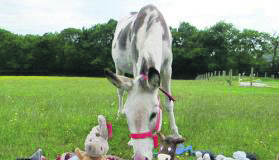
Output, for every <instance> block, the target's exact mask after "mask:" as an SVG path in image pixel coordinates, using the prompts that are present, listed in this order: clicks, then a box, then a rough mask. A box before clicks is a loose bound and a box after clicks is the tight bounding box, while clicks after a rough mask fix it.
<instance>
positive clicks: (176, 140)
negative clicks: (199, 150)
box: [175, 138, 185, 144]
mask: <svg viewBox="0 0 279 160" xmlns="http://www.w3.org/2000/svg"><path fill="white" fill-rule="evenodd" d="M184 142H185V139H184V138H177V139H175V143H176V144H180V143H184Z"/></svg>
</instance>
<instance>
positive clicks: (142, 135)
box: [130, 74, 175, 148]
mask: <svg viewBox="0 0 279 160" xmlns="http://www.w3.org/2000/svg"><path fill="white" fill-rule="evenodd" d="M140 75H141V78H142V79H143V80H148V76H147V75H146V74H140ZM159 89H160V90H161V91H162V92H163V93H164V94H165V95H166V96H167V97H168V98H169V100H170V101H175V99H174V97H173V96H171V95H170V94H169V93H168V92H166V91H165V90H163V89H162V88H161V87H160V88H159ZM158 99H159V105H158V107H157V108H158V116H157V120H156V124H155V128H153V129H151V130H150V131H149V132H144V133H131V134H130V138H133V139H145V138H152V139H153V143H154V148H157V147H158V135H157V132H159V129H160V121H161V108H160V97H159V96H158ZM153 131H155V134H153Z"/></svg>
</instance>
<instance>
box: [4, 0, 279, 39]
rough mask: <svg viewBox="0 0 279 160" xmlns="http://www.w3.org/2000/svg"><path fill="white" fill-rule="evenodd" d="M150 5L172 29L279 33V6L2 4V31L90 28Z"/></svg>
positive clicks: (221, 0) (254, 2)
mask: <svg viewBox="0 0 279 160" xmlns="http://www.w3.org/2000/svg"><path fill="white" fill-rule="evenodd" d="M147 4H154V5H155V6H157V8H158V9H159V10H160V11H161V12H162V14H163V16H164V17H165V19H166V22H167V24H168V25H169V26H172V27H178V26H179V24H180V23H181V22H189V23H190V24H191V25H194V26H195V27H197V28H198V29H204V28H206V27H207V28H209V27H210V26H213V25H214V24H216V22H218V21H221V20H223V21H225V22H227V23H232V24H233V25H234V26H235V27H236V28H237V29H239V30H243V29H245V28H247V29H254V30H258V31H260V32H268V33H270V34H273V33H275V32H277V33H278V32H279V11H278V7H279V1H278V0H0V28H3V29H6V30H9V31H11V32H13V33H16V34H23V35H25V34H39V35H42V34H44V33H46V32H60V31H62V30H63V29H65V28H70V27H73V28H82V27H85V28H89V27H91V26H94V25H95V24H98V23H106V22H108V20H109V19H111V18H113V19H115V20H119V19H121V18H123V17H125V16H127V15H128V14H129V13H130V12H132V11H139V10H140V8H141V7H143V6H144V5H147Z"/></svg>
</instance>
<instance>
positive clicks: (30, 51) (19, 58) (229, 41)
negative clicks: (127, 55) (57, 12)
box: [0, 19, 279, 78]
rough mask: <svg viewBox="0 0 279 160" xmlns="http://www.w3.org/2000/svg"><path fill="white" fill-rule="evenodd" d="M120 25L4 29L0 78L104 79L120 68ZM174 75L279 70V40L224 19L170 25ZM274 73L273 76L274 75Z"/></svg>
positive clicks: (0, 40)
mask: <svg viewBox="0 0 279 160" xmlns="http://www.w3.org/2000/svg"><path fill="white" fill-rule="evenodd" d="M116 24H117V21H115V20H113V19H111V20H109V21H108V22H107V23H104V24H97V25H94V26H92V27H91V28H82V29H76V28H66V29H64V30H63V31H61V32H60V33H45V34H44V35H42V36H39V35H24V36H23V35H16V34H13V33H11V32H9V31H7V30H4V29H0V74H5V73H6V74H8V73H10V74H18V73H21V74H24V73H26V74H55V75H57V74H63V75H65V74H66V75H67V74H71V75H95V76H100V75H103V69H104V68H111V69H114V63H113V61H112V56H111V46H112V40H113V36H114V30H115V27H116ZM170 30H171V33H172V38H173V42H172V49H173V77H174V78H193V77H195V76H196V75H197V74H201V73H205V72H213V71H222V70H227V71H228V70H229V69H233V71H234V73H239V72H246V73H248V72H249V70H250V68H251V67H254V68H255V71H256V72H265V71H268V72H275V71H276V70H278V69H279V58H278V44H279V43H278V42H279V40H278V39H279V38H278V37H279V36H278V35H276V34H274V35H273V36H271V35H269V34H267V33H263V32H258V31H255V30H251V29H244V30H243V31H240V30H238V29H236V28H235V27H234V26H233V24H231V23H226V22H224V21H220V22H217V23H216V24H215V25H213V26H211V27H210V28H206V29H204V30H199V29H197V28H196V27H195V26H192V25H191V24H190V23H187V22H182V23H181V24H180V25H179V27H178V28H172V27H170ZM270 74H271V73H270Z"/></svg>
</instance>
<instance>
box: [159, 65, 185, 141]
mask: <svg viewBox="0 0 279 160" xmlns="http://www.w3.org/2000/svg"><path fill="white" fill-rule="evenodd" d="M170 85H171V67H169V68H168V69H166V70H165V71H164V72H163V76H162V87H163V89H164V90H166V91H167V92H168V93H169V94H170V95H171V87H170ZM165 108H166V110H167V112H168V115H169V121H170V127H171V130H172V134H174V135H175V136H177V137H182V136H181V135H180V134H179V133H178V128H177V126H176V123H175V117H174V113H173V101H171V100H169V98H168V97H167V96H166V103H165Z"/></svg>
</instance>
